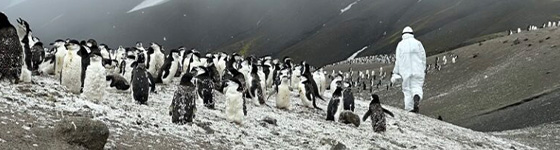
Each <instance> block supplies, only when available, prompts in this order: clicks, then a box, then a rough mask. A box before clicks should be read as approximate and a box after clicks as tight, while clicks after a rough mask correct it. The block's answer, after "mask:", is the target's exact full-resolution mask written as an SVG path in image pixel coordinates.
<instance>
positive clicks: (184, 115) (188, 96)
mask: <svg viewBox="0 0 560 150" xmlns="http://www.w3.org/2000/svg"><path fill="white" fill-rule="evenodd" d="M192 79H193V76H192V75H191V74H190V73H186V74H184V75H183V77H181V81H180V82H179V86H178V87H177V90H176V91H175V94H174V95H173V100H172V102H171V106H170V114H171V122H173V123H175V124H185V123H189V122H193V120H194V117H195V116H196V93H197V91H196V86H195V85H194V84H193V83H192Z"/></svg>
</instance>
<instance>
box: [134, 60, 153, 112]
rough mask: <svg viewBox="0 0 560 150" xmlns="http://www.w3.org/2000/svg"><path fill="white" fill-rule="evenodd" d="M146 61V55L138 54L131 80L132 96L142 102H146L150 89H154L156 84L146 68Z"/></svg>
mask: <svg viewBox="0 0 560 150" xmlns="http://www.w3.org/2000/svg"><path fill="white" fill-rule="evenodd" d="M144 61H145V56H144V54H141V53H140V54H139V55H138V60H137V61H136V63H135V64H134V65H133V67H134V69H133V70H132V81H131V82H130V84H131V85H132V93H131V94H132V98H133V99H134V100H135V101H136V102H138V103H140V104H146V102H147V101H148V96H149V95H150V91H153V90H154V85H155V83H154V82H153V81H152V80H150V76H151V75H150V73H149V72H148V71H147V70H146V66H145V65H144Z"/></svg>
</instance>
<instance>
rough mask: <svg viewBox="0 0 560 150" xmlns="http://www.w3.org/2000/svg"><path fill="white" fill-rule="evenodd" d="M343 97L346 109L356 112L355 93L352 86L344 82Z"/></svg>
mask: <svg viewBox="0 0 560 150" xmlns="http://www.w3.org/2000/svg"><path fill="white" fill-rule="evenodd" d="M342 87H343V90H342V97H343V98H344V99H343V101H344V110H348V111H352V112H354V107H355V106H354V93H352V88H351V87H350V84H348V83H344V84H342Z"/></svg>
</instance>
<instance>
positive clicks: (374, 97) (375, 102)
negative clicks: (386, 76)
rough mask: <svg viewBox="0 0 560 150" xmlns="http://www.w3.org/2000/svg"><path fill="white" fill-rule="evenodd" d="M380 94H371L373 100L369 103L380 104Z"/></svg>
mask: <svg viewBox="0 0 560 150" xmlns="http://www.w3.org/2000/svg"><path fill="white" fill-rule="evenodd" d="M379 103H380V102H379V96H377V94H372V95H371V102H370V103H369V105H373V104H379Z"/></svg>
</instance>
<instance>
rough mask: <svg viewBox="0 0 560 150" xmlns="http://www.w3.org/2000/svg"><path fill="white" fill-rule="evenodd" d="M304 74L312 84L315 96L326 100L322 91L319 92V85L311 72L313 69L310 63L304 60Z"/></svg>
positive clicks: (312, 91) (312, 92)
mask: <svg viewBox="0 0 560 150" xmlns="http://www.w3.org/2000/svg"><path fill="white" fill-rule="evenodd" d="M302 67H303V70H302V73H301V75H302V76H305V78H307V80H308V81H309V84H310V85H311V91H310V92H311V94H313V97H315V98H319V99H321V100H323V101H325V99H323V97H322V96H321V93H319V87H317V82H316V81H315V80H314V79H313V75H312V74H311V69H310V67H309V64H307V63H306V62H305V61H304V62H302Z"/></svg>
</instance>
